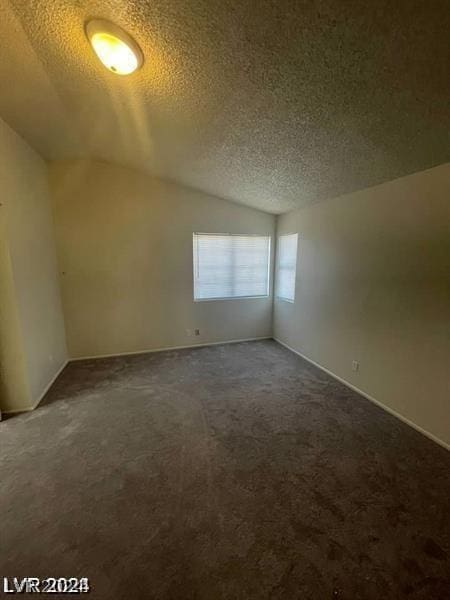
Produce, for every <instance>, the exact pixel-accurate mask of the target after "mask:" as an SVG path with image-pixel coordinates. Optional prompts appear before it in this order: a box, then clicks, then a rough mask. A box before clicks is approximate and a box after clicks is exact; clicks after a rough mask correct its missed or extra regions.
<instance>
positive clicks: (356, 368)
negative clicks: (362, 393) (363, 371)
mask: <svg viewBox="0 0 450 600" xmlns="http://www.w3.org/2000/svg"><path fill="white" fill-rule="evenodd" d="M352 371H359V362H358V361H357V360H352Z"/></svg>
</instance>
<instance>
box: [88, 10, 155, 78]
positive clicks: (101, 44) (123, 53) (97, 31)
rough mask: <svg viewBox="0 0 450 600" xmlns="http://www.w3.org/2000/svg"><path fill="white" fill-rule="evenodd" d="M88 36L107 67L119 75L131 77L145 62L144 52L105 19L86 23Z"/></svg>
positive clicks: (120, 29) (129, 37)
mask: <svg viewBox="0 0 450 600" xmlns="http://www.w3.org/2000/svg"><path fill="white" fill-rule="evenodd" d="M86 35H87V37H88V40H89V42H90V43H91V46H92V48H93V49H94V52H95V54H96V55H97V56H98V58H99V59H100V60H101V62H102V63H103V64H104V65H105V67H106V68H107V69H108V70H109V71H112V72H113V73H117V74H118V75H129V74H130V73H133V71H136V69H139V67H140V66H141V65H142V63H143V62H144V56H143V54H142V50H141V49H140V48H139V46H138V45H137V43H136V42H135V41H134V40H133V38H132V37H131V36H130V35H129V34H128V33H127V32H126V31H124V30H123V29H122V28H121V27H119V26H118V25H115V24H114V23H111V22H110V21H105V20H104V19H93V20H92V21H88V22H87V23H86Z"/></svg>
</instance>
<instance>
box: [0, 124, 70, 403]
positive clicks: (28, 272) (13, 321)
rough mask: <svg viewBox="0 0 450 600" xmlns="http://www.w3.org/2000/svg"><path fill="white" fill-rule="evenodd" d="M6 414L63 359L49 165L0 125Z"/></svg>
mask: <svg viewBox="0 0 450 600" xmlns="http://www.w3.org/2000/svg"><path fill="white" fill-rule="evenodd" d="M0 156H1V161H0V190H1V204H2V206H1V207H0V211H1V217H0V226H1V233H2V243H1V246H0V255H1V256H0V264H1V268H0V277H1V281H0V289H1V291H0V313H1V318H0V328H1V329H0V338H1V339H2V343H1V345H0V348H1V351H0V352H1V353H0V368H1V369H2V386H1V391H2V397H1V399H0V403H1V404H0V406H1V408H2V409H3V410H4V411H11V410H22V409H27V408H31V407H33V406H34V405H35V404H36V402H37V401H38V400H39V399H40V397H41V395H42V393H43V392H44V390H45V388H46V387H47V385H48V384H49V382H50V381H51V380H52V378H53V377H54V376H55V374H56V373H57V372H58V370H59V369H60V368H61V366H62V365H63V364H64V363H65V361H66V357H67V356H66V346H65V333H64V321H63V315H62V307H61V300H60V293H59V285H58V272H57V263H56V252H55V243H54V231H53V219H52V215H51V206H50V199H49V193H48V186H47V167H46V164H45V162H44V161H43V160H42V159H41V157H40V156H39V155H38V154H36V153H35V152H34V151H33V150H32V149H31V148H30V147H29V146H28V145H27V144H26V143H25V142H24V141H23V140H22V139H21V138H20V137H19V136H18V135H17V134H16V133H15V132H14V131H13V130H12V129H11V128H9V127H8V126H7V125H6V123H4V122H3V121H2V120H0Z"/></svg>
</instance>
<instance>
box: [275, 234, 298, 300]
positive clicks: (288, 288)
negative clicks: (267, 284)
mask: <svg viewBox="0 0 450 600" xmlns="http://www.w3.org/2000/svg"><path fill="white" fill-rule="evenodd" d="M297 238H298V235H297V234H296V233H292V234H289V235H280V237H279V238H278V247H277V268H276V287H275V289H276V296H277V298H282V299H283V300H288V301H289V302H294V299H295V275H296V269H297Z"/></svg>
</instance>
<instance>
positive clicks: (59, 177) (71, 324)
mask: <svg viewBox="0 0 450 600" xmlns="http://www.w3.org/2000/svg"><path fill="white" fill-rule="evenodd" d="M50 182H51V189H52V193H53V202H54V216H55V225H56V238H57V247H58V257H59V263H60V265H59V266H60V271H61V289H62V296H63V305H64V314H65V320H66V332H67V341H68V347H69V354H70V356H71V357H80V356H94V355H102V354H115V353H125V352H133V351H143V350H151V349H157V348H164V347H171V346H183V345H191V344H196V343H206V342H219V341H225V340H233V339H244V338H254V337H264V336H270V335H271V333H272V299H271V298H265V299H241V300H238V299H236V300H222V301H211V302H200V303H194V302H193V289H192V233H193V232H195V231H201V232H230V233H261V234H270V235H272V236H273V234H274V227H275V217H274V216H273V215H268V214H266V213H263V212H260V211H257V210H253V209H250V208H246V207H243V206H240V205H237V204H233V203H231V202H227V201H225V200H220V199H218V198H214V197H211V196H208V195H205V194H202V193H199V192H195V191H192V190H189V189H186V188H183V187H179V186H177V185H175V184H170V183H167V182H166V183H164V182H162V181H160V180H156V179H152V178H150V177H149V176H147V175H144V174H142V173H139V172H137V171H134V170H131V169H127V168H124V167H119V166H115V165H112V164H108V163H103V162H91V163H89V162H85V161H70V162H58V163H53V164H52V165H51V166H50ZM194 328H199V329H200V332H201V335H200V336H199V337H189V336H188V335H187V334H186V329H194Z"/></svg>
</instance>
